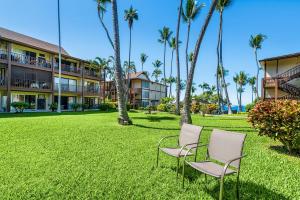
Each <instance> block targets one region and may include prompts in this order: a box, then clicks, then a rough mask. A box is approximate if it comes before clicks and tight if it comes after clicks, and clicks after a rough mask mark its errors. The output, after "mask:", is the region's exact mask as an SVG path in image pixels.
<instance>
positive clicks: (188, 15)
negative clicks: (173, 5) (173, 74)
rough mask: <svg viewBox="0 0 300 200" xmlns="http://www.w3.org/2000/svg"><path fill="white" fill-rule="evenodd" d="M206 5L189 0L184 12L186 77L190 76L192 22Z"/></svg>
mask: <svg viewBox="0 0 300 200" xmlns="http://www.w3.org/2000/svg"><path fill="white" fill-rule="evenodd" d="M204 6H205V4H203V3H202V4H200V5H198V3H197V1H196V0H187V1H186V4H185V7H184V9H183V10H182V14H181V15H182V19H183V21H184V22H185V23H187V39H186V46H185V64H186V77H188V75H189V55H188V53H189V42H190V31H191V24H192V22H193V21H194V20H195V19H196V18H197V17H198V16H199V14H200V10H201V8H203V7H204Z"/></svg>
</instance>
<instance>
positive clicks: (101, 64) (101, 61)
mask: <svg viewBox="0 0 300 200" xmlns="http://www.w3.org/2000/svg"><path fill="white" fill-rule="evenodd" d="M110 62H111V60H110V59H107V60H106V59H105V58H100V57H96V58H95V60H94V63H95V64H96V66H97V68H98V69H99V70H100V74H101V72H103V78H104V81H103V102H104V103H105V99H106V94H105V90H106V75H107V71H108V68H109V63H110Z"/></svg>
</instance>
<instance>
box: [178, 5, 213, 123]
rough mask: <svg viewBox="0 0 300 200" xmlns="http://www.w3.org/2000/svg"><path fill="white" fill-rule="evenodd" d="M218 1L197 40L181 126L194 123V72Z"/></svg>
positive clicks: (211, 9) (210, 11)
mask: <svg viewBox="0 0 300 200" xmlns="http://www.w3.org/2000/svg"><path fill="white" fill-rule="evenodd" d="M217 2H218V0H213V1H212V3H211V6H210V9H209V11H208V14H207V17H206V19H205V22H204V25H203V26H202V28H201V31H200V34H199V36H198V39H197V43H196V46H195V50H194V56H193V61H192V64H191V68H190V70H189V76H188V79H187V84H186V90H185V96H184V103H183V113H182V117H181V124H182V123H187V124H191V123H192V118H191V113H190V97H191V89H192V84H193V79H194V72H195V68H196V64H197V60H198V55H199V51H200V47H201V44H202V41H203V38H204V36H205V33H206V30H207V27H208V25H209V22H210V20H211V18H212V15H213V13H214V11H215V8H216V5H217Z"/></svg>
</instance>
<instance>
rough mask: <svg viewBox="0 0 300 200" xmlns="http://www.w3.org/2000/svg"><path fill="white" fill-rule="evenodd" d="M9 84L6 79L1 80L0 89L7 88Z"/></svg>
mask: <svg viewBox="0 0 300 200" xmlns="http://www.w3.org/2000/svg"><path fill="white" fill-rule="evenodd" d="M6 85H7V82H6V79H5V78H0V87H6Z"/></svg>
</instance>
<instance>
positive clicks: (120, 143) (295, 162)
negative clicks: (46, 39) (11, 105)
mask: <svg viewBox="0 0 300 200" xmlns="http://www.w3.org/2000/svg"><path fill="white" fill-rule="evenodd" d="M26 115H28V117H23V116H26ZM131 117H132V119H133V121H134V124H135V125H134V126H130V127H121V126H119V125H117V123H116V113H106V114H99V113H84V114H76V113H75V114H73V113H69V114H65V115H62V116H56V115H52V114H24V115H1V116H0V124H1V126H0V194H1V199H7V198H10V199H16V198H22V199H29V198H35V199H42V198H43V199H44V198H50V199H61V198H64V199H66V198H67V199H76V198H78V199H87V198H90V199H145V198H146V199H199V198H201V199H212V198H216V197H217V193H218V184H217V182H216V181H213V179H211V180H212V181H211V183H210V184H209V187H208V190H205V188H204V185H203V180H204V178H203V176H201V175H200V174H199V173H195V172H194V171H192V170H188V179H189V180H188V181H187V182H186V183H187V184H186V186H187V187H188V188H187V189H186V190H183V189H181V179H178V180H177V179H176V172H175V166H176V160H175V159H172V158H169V157H167V156H164V155H162V156H161V161H162V162H161V165H160V167H159V168H158V169H155V168H153V166H154V163H155V158H156V145H157V142H158V140H159V139H160V138H161V137H162V136H164V135H171V134H177V133H178V130H179V125H178V118H176V117H174V116H173V115H168V114H157V115H152V116H147V115H145V114H143V113H131ZM194 124H199V125H204V126H205V127H206V128H205V131H204V133H203V137H202V142H207V141H208V137H209V135H210V131H211V130H212V128H214V127H215V128H219V129H224V130H232V131H237V132H242V133H247V134H248V137H247V141H246V147H245V153H246V154H248V157H246V158H245V159H244V160H243V162H242V169H241V196H242V199H255V198H257V199H291V198H293V199H299V198H300V190H299V188H300V182H299V175H300V159H299V158H296V157H292V156H288V155H285V154H282V153H280V152H278V151H276V150H274V149H271V148H270V146H272V145H279V144H278V143H275V142H274V141H272V140H270V139H268V138H264V137H259V136H257V133H255V132H253V130H252V129H251V128H250V127H249V124H248V123H247V122H246V121H245V119H243V118H240V119H239V118H232V117H206V118H202V117H199V116H194ZM199 158H201V154H200V155H199ZM234 181H235V179H234V178H233V177H232V178H227V179H226V183H225V184H226V186H225V188H226V194H225V196H226V197H227V198H228V199H232V198H233V197H234V192H235V190H234V187H233V186H234V183H235V182H234Z"/></svg>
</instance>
